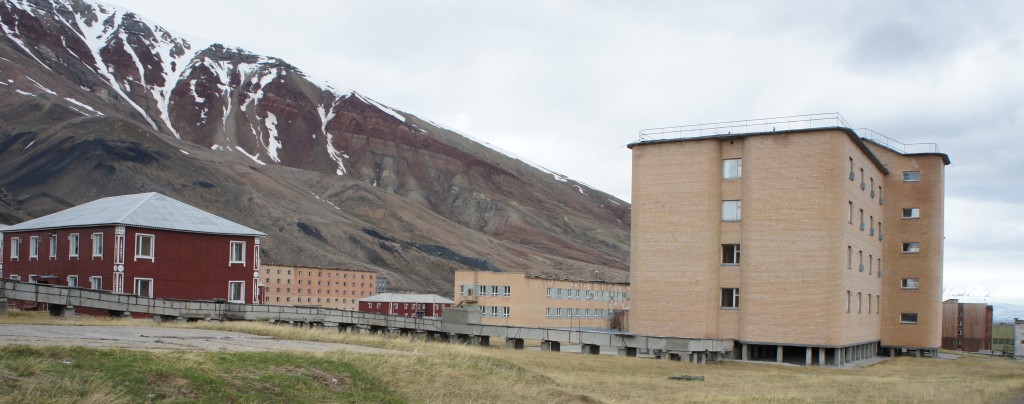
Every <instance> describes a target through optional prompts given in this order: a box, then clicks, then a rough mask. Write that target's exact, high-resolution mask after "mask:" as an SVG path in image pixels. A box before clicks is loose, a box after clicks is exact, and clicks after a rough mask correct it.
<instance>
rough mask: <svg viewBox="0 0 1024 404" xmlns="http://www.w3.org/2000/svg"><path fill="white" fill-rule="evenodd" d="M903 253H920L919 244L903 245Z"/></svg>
mask: <svg viewBox="0 0 1024 404" xmlns="http://www.w3.org/2000/svg"><path fill="white" fill-rule="evenodd" d="M903 252H904V253H907V254H915V253H919V252H921V243H914V242H911V243H903Z"/></svg>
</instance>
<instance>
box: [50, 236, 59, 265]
mask: <svg viewBox="0 0 1024 404" xmlns="http://www.w3.org/2000/svg"><path fill="white" fill-rule="evenodd" d="M50 259H57V235H56V234H51V235H50Z"/></svg>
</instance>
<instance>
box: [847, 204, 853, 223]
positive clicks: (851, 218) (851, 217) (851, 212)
mask: <svg viewBox="0 0 1024 404" xmlns="http://www.w3.org/2000/svg"><path fill="white" fill-rule="evenodd" d="M846 220H847V221H849V222H850V224H853V201H850V214H849V215H847V216H846Z"/></svg>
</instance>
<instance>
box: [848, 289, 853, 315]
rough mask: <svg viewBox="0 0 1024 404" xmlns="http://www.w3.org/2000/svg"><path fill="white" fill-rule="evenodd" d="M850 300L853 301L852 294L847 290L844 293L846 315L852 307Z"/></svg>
mask: <svg viewBox="0 0 1024 404" xmlns="http://www.w3.org/2000/svg"><path fill="white" fill-rule="evenodd" d="M852 299H853V292H851V291H849V290H847V291H846V314H850V307H852V306H851V304H852Z"/></svg>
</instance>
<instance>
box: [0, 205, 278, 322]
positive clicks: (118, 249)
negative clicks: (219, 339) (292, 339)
mask: <svg viewBox="0 0 1024 404" xmlns="http://www.w3.org/2000/svg"><path fill="white" fill-rule="evenodd" d="M264 235H265V234H263V233H261V232H259V231H256V230H253V229H250V228H248V227H245V226H242V225H240V224H237V223H234V222H231V221H229V220H227V219H224V218H221V217H219V216H216V215H213V214H211V213H208V212H206V211H203V210H201V209H198V208H195V207H192V206H189V205H187V204H185V203H182V202H179V201H177V200H174V199H171V198H168V197H167V196H164V195H161V194H158V193H152V192H151V193H145V194H136V195H122V196H114V197H109V198H103V199H98V200H95V201H92V202H89V203H86V204H83V205H79V206H76V207H73V208H70V209H67V210H63V211H60V212H57V213H54V214H51V215H47V216H43V217H40V218H36V219H33V220H29V221H26V222H23V223H20V224H16V225H13V226H9V227H5V228H3V229H0V240H2V243H0V277H3V278H7V279H13V280H20V281H29V282H39V283H47V284H53V285H64V286H72V287H81V288H91V289H100V290H106V291H112V292H114V293H124V294H134V295H139V296H144V297H158V298H174V299H187V300H212V299H224V300H225V301H228V302H232V303H253V304H259V303H261V302H262V296H263V295H264V294H263V293H262V291H261V290H260V288H259V277H260V273H259V267H260V236H264Z"/></svg>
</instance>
